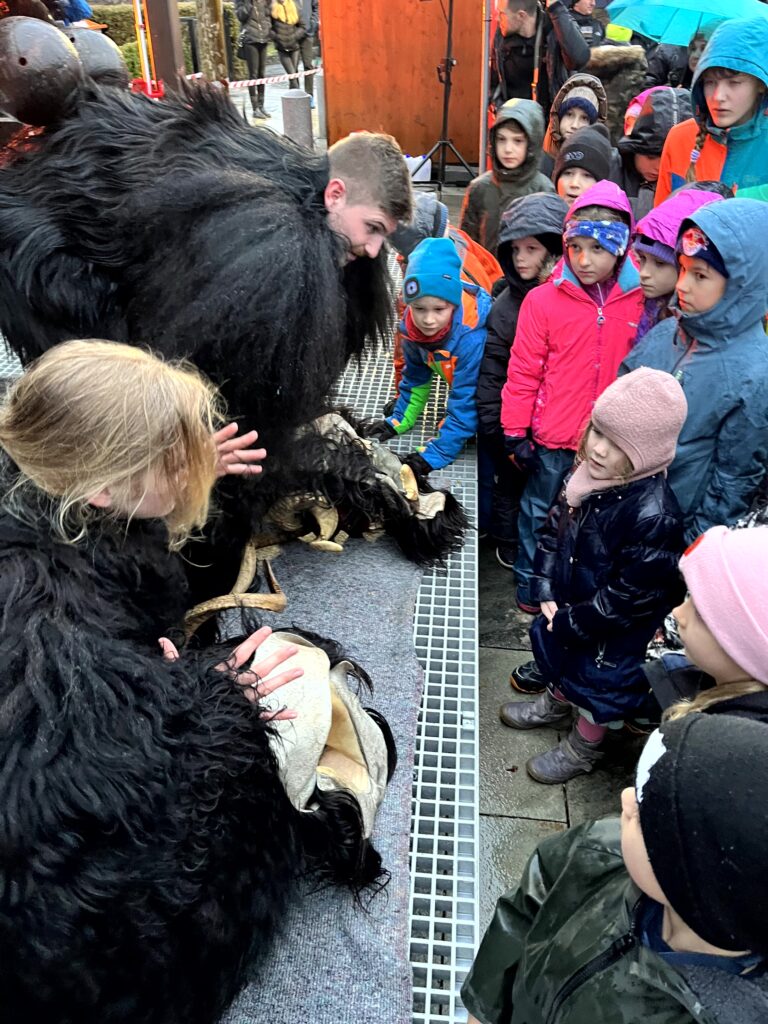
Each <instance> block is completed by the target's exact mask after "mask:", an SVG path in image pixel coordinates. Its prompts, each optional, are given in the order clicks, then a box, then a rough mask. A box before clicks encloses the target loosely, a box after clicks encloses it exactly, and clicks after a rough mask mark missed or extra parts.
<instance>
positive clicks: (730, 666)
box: [672, 595, 749, 683]
mask: <svg viewBox="0 0 768 1024" xmlns="http://www.w3.org/2000/svg"><path fill="white" fill-rule="evenodd" d="M672 614H673V615H674V617H675V619H676V621H677V625H678V629H679V631H680V639H681V640H682V642H683V646H684V647H685V653H686V655H687V656H688V659H689V661H692V662H693V663H694V665H698V667H699V668H700V669H701V670H702V672H706V673H707V674H708V675H710V676H712V677H713V679H714V680H715V682H717V683H733V682H736V681H737V680H740V679H748V678H749V674H748V673H747V672H745V671H744V669H742V668H740V666H739V665H737V664H736V662H735V661H734V660H733V658H732V657H731V656H730V655H729V654H727V653H726V652H725V651H724V650H723V648H722V647H721V646H720V644H719V643H718V642H717V640H715V638H714V636H713V635H712V633H711V631H710V629H709V627H708V626H707V625H706V623H705V622H704V620H703V619H702V618H701V616H700V615H699V613H698V610H697V608H696V605H695V604H694V603H693V601H692V600H691V598H690V595H689V596H688V597H687V598H686V599H685V601H683V603H682V604H681V605H678V607H677V608H675V609H673V611H672Z"/></svg>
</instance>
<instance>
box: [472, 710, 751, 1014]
mask: <svg viewBox="0 0 768 1024" xmlns="http://www.w3.org/2000/svg"><path fill="white" fill-rule="evenodd" d="M766 786H768V729H766V726H765V724H764V723H762V722H750V721H745V720H743V719H740V718H737V717H731V716H726V715H718V716H716V717H715V716H711V715H689V716H688V717H687V718H685V719H683V720H682V721H676V722H667V723H665V724H664V725H662V727H661V729H659V730H657V731H656V732H654V733H652V735H651V736H650V737H649V739H648V742H647V743H646V745H645V747H644V749H643V752H642V755H641V757H640V761H639V763H638V766H637V772H636V777H635V785H634V787H632V788H628V789H625V790H624V792H623V793H622V794H621V809H622V813H621V819H618V818H606V819H603V820H602V821H596V822H590V823H587V824H584V825H579V826H577V827H576V828H571V829H568V830H567V831H565V832H561V833H559V834H557V835H554V836H552V837H551V838H549V839H545V840H544V841H543V842H542V843H540V844H539V846H538V847H537V849H536V851H535V853H534V854H533V856H532V857H531V859H530V861H529V862H528V865H527V866H526V868H525V871H524V872H523V877H522V879H521V881H520V884H519V885H518V886H517V887H516V889H514V890H512V891H511V892H509V893H507V894H506V895H505V896H502V897H501V899H500V900H499V901H498V903H497V905H496V912H495V914H494V917H493V920H492V921H491V924H490V926H489V927H488V930H487V931H486V933H485V936H484V938H483V941H482V944H481V946H480V949H479V951H478V953H477V956H476V958H475V962H474V964H473V966H472V969H471V971H470V973H469V975H468V977H467V980H466V981H465V982H464V986H463V988H462V992H461V995H462V1000H463V1002H464V1005H465V1006H466V1007H467V1009H468V1010H469V1014H470V1017H469V1021H470V1024H477V1022H478V1021H480V1022H482V1024H551V1022H554V1021H557V1022H558V1024H581V1022H583V1021H590V1022H594V1024H618V1022H619V1021H622V1022H624V1021H626V1022H628V1024H629V1022H632V1024H636V1022H639V1021H644V1020H648V1021H654V1022H659V1024H660V1022H662V1021H663V1022H665V1024H667V1022H669V1024H760V1022H761V1021H765V1020H768V975H767V974H766V958H767V957H768V939H767V938H766V929H765V905H766V900H768V874H767V873H766V866H765V865H766V859H765V847H766V843H767V842H768V805H767V804H766V801H765V800H764V799H762V794H763V793H764V792H765V789H766Z"/></svg>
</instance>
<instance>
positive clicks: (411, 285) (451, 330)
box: [369, 238, 491, 475]
mask: <svg viewBox="0 0 768 1024" xmlns="http://www.w3.org/2000/svg"><path fill="white" fill-rule="evenodd" d="M403 298H404V299H405V303H406V309H405V316H404V317H403V320H402V322H401V324H400V333H401V336H402V340H403V357H404V359H405V366H404V369H403V376H402V379H401V381H400V396H399V398H398V400H397V404H396V405H395V408H394V410H393V412H392V415H391V416H388V417H387V418H386V419H384V420H381V421H380V422H379V423H376V424H374V425H373V427H372V428H371V429H370V430H369V435H370V436H373V437H379V439H380V440H387V439H388V438H390V437H394V436H395V435H396V434H405V433H407V432H408V431H409V430H411V429H412V428H413V427H414V425H415V424H416V421H417V420H418V418H419V416H420V415H421V414H422V412H423V411H424V407H425V406H426V404H427V402H428V401H429V395H430V392H431V390H432V381H433V379H434V378H435V377H441V378H442V379H443V380H444V381H445V382H446V384H447V385H448V388H449V394H448V401H447V404H446V415H445V418H444V419H443V421H442V422H441V424H440V427H439V432H438V434H437V437H433V438H431V439H430V441H429V442H428V443H427V444H426V445H425V446H424V448H423V449H421V450H420V451H419V452H417V453H414V454H413V455H411V456H409V457H408V462H409V463H410V465H411V466H412V467H413V469H414V470H415V471H417V472H420V473H421V474H422V475H423V474H425V473H429V472H431V471H432V470H433V469H442V467H443V466H447V465H449V464H450V463H451V462H453V461H454V459H456V458H457V457H458V455H459V454H460V453H461V450H462V449H463V447H464V445H465V444H466V442H467V441H468V440H469V439H470V438H471V437H472V436H473V435H474V434H475V432H476V430H477V405H476V401H475V392H476V390H477V378H478V375H479V373H480V363H481V362H482V358H483V350H484V349H485V336H486V326H485V323H486V319H487V317H488V313H489V311H490V308H491V298H490V296H489V295H488V293H487V292H485V291H483V289H482V288H478V287H476V286H475V285H471V284H467V283H466V282H464V281H462V278H461V258H460V256H459V254H458V251H457V250H456V246H455V245H454V243H453V242H452V241H451V239H450V238H425V239H424V241H423V242H420V243H419V245H417V246H416V248H415V249H414V250H413V252H412V253H411V256H410V259H409V260H408V266H407V269H406V273H405V281H404V283H403Z"/></svg>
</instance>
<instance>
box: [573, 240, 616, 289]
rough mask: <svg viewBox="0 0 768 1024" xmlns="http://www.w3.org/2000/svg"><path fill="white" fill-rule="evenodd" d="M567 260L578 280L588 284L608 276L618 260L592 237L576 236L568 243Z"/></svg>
mask: <svg viewBox="0 0 768 1024" xmlns="http://www.w3.org/2000/svg"><path fill="white" fill-rule="evenodd" d="M568 262H569V263H570V265H571V270H573V272H574V274H575V275H576V277H578V279H579V281H581V283H582V284H585V285H590V284H600V282H601V281H605V279H606V278H607V277H610V276H611V274H612V273H613V271H614V269H615V267H616V263H617V262H618V260H617V257H616V256H612V255H611V253H609V252H608V250H607V249H604V248H603V247H602V245H600V243H599V242H596V241H595V240H594V238H579V237H576V238H572V239H571V241H570V242H569V243H568Z"/></svg>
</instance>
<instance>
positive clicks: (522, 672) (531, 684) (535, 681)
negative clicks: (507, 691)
mask: <svg viewBox="0 0 768 1024" xmlns="http://www.w3.org/2000/svg"><path fill="white" fill-rule="evenodd" d="M509 685H510V686H511V687H512V689H513V690H517V692H518V693H541V692H542V690H545V689H546V688H547V680H546V679H545V678H544V676H543V675H542V673H541V669H540V668H539V666H538V665H537V664H536V662H535V661H526V662H525V664H524V665H518V666H517V668H513V669H512V672H511V674H510V676H509Z"/></svg>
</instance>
